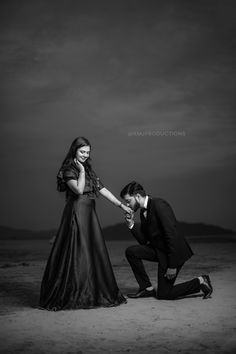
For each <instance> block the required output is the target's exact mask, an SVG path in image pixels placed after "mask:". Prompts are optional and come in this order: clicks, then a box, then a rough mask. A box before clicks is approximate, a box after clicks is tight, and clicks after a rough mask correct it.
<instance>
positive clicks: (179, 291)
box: [126, 245, 200, 300]
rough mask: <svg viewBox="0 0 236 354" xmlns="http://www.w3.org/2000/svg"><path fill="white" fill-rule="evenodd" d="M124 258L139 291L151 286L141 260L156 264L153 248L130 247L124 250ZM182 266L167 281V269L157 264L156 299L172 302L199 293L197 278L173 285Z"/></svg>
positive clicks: (156, 258)
mask: <svg viewBox="0 0 236 354" xmlns="http://www.w3.org/2000/svg"><path fill="white" fill-rule="evenodd" d="M126 257H127V260H128V262H129V264H130V266H131V268H132V270H133V273H134V276H135V278H136V280H137V282H138V284H139V287H140V290H143V289H145V288H147V287H149V286H152V284H151V282H150V279H149V277H148V275H147V273H146V270H145V268H144V265H143V261H142V260H147V261H151V262H158V256H157V252H156V250H155V248H152V247H151V246H149V245H148V246H147V245H134V246H130V247H128V248H127V249H126ZM182 266H183V265H181V266H179V267H178V268H177V274H176V277H175V278H173V279H167V278H166V277H165V274H166V270H167V269H166V268H163V267H162V266H161V264H160V263H159V264H158V287H157V298H158V299H165V300H174V299H177V298H179V297H183V296H186V295H190V294H195V293H198V292H199V291H200V282H199V279H198V278H194V279H192V280H190V281H187V282H184V283H181V284H177V285H174V283H175V280H176V278H177V275H178V273H179V271H180V270H181V268H182Z"/></svg>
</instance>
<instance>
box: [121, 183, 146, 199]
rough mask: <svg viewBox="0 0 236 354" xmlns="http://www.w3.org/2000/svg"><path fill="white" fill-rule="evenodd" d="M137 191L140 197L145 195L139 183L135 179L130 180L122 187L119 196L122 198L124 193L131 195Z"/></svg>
mask: <svg viewBox="0 0 236 354" xmlns="http://www.w3.org/2000/svg"><path fill="white" fill-rule="evenodd" d="M137 193H139V194H140V195H141V196H142V197H146V192H145V190H144V189H143V187H142V186H141V184H139V183H138V182H136V181H132V182H130V183H129V184H127V185H126V186H125V187H124V188H123V189H122V191H121V192H120V197H121V198H124V196H125V195H126V194H129V195H131V196H133V195H134V194H137Z"/></svg>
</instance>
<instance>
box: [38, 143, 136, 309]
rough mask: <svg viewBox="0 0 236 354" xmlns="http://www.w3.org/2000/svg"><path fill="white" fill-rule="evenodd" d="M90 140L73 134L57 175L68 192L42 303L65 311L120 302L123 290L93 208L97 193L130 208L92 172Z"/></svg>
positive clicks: (63, 188) (43, 289)
mask: <svg viewBox="0 0 236 354" xmlns="http://www.w3.org/2000/svg"><path fill="white" fill-rule="evenodd" d="M90 151H91V145H90V143H89V141H88V140H87V139H86V138H83V137H79V138H77V139H75V140H74V141H73V143H72V145H71V147H70V150H69V152H68V154H67V155H66V158H65V159H64V161H63V163H62V166H61V169H60V170H59V173H58V175H57V188H58V190H59V191H65V192H66V205H65V208H64V212H63V215H62V219H61V224H60V227H59V230H58V232H57V235H56V239H55V242H54V244H53V247H52V250H51V254H50V256H49V259H48V262H47V266H46V269H45V272H44V276H43V280H42V284H41V294H40V308H43V309H47V310H53V311H58V310H65V309H79V308H93V307H97V306H104V307H110V306H117V305H119V304H121V303H125V302H126V299H125V298H124V297H123V295H122V294H121V293H120V291H119V289H118V286H117V283H116V280H115V277H114V273H113V270H112V266H111V263H110V259H109V255H108V252H107V249H106V245H105V242H104V239H103V236H102V233H101V227H100V224H99V221H98V218H97V214H96V211H95V198H96V197H97V196H98V195H99V193H100V194H101V195H102V196H104V197H105V198H107V199H108V200H109V201H110V202H111V203H113V204H114V205H115V206H118V207H120V208H121V209H123V210H124V211H125V212H126V213H130V212H131V209H130V208H128V207H127V206H125V205H124V204H122V203H121V202H120V201H119V200H118V199H117V198H116V197H115V196H114V195H113V194H112V193H111V192H110V191H109V190H107V189H106V188H105V187H104V185H103V184H102V182H101V181H100V180H99V178H98V177H97V175H96V173H95V172H94V171H93V169H92V167H91V164H90V157H89V156H90Z"/></svg>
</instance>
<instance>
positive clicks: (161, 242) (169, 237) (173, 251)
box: [131, 197, 193, 268]
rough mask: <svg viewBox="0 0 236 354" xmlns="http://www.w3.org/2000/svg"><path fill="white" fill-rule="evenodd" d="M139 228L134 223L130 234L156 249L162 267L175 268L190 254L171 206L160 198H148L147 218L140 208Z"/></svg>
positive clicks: (141, 242) (191, 252)
mask: <svg viewBox="0 0 236 354" xmlns="http://www.w3.org/2000/svg"><path fill="white" fill-rule="evenodd" d="M140 219H141V228H140V230H139V229H138V227H137V226H136V225H134V226H133V228H132V229H131V232H132V234H133V235H134V237H135V238H136V239H137V241H138V242H139V243H140V244H143V245H146V244H150V245H151V246H152V247H153V248H155V249H156V251H157V256H158V260H159V262H160V264H161V266H162V267H163V268H167V267H168V268H177V267H178V266H180V265H182V264H183V263H184V262H186V261H187V260H188V259H189V258H190V257H191V256H192V255H193V251H192V250H191V248H190V246H189V244H188V243H187V241H186V240H185V238H184V237H183V236H182V235H181V234H179V233H178V231H177V220H176V218H175V214H174V212H173V210H172V208H171V206H170V205H169V204H168V203H167V202H166V201H165V200H164V199H161V198H151V197H149V198H148V205H147V218H145V217H144V215H143V211H142V210H140Z"/></svg>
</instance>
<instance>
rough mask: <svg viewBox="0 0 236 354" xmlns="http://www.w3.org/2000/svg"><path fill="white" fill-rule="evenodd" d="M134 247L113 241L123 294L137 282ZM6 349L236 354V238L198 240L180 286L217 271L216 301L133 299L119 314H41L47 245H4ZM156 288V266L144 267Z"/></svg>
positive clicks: (0, 316)
mask: <svg viewBox="0 0 236 354" xmlns="http://www.w3.org/2000/svg"><path fill="white" fill-rule="evenodd" d="M134 243H135V241H122V242H118V241H113V242H107V246H108V249H109V252H110V257H111V261H112V264H113V267H114V271H115V275H116V277H117V281H118V284H119V287H120V289H121V291H122V292H123V293H124V294H127V293H128V292H130V291H133V290H136V288H137V284H136V281H135V279H134V277H133V274H132V272H131V269H130V267H129V265H128V263H127V261H126V259H125V257H124V250H125V248H126V247H127V246H128V245H130V244H134ZM0 244H1V251H0V254H1V263H0V282H1V296H0V304H1V307H0V328H1V349H0V352H1V353H4V354H10V353H11V354H12V353H14V354H15V353H17V354H18V353H22V354H23V353H24V354H27V353H36V354H44V353H52V354H53V353H63V354H82V353H83V354H87V353H136V354H139V353H140V354H141V353H160V354H162V353H163V354H164V353H220V354H222V353H234V352H235V351H236V336H235V333H236V301H235V292H236V282H235V281H236V239H235V237H234V236H223V235H222V236H217V237H213V236H211V237H207V238H206V237H205V238H204V237H201V238H198V237H192V238H191V239H190V244H191V246H192V248H193V250H194V252H195V255H194V257H192V259H191V260H190V261H189V262H188V263H187V264H186V265H185V267H184V268H183V270H182V272H181V274H180V275H179V277H178V281H177V282H181V281H185V280H189V279H191V278H193V277H195V276H198V275H201V274H205V273H210V275H211V279H212V283H213V286H214V293H213V296H212V298H211V299H208V300H202V297H201V296H199V295H200V294H199V295H196V296H192V297H189V298H185V299H181V300H176V301H163V300H162V301H160V300H156V299H154V298H148V299H135V300H133V299H128V302H127V304H123V305H121V306H119V307H115V308H97V309H91V310H75V311H73V310H70V311H60V312H48V311H44V310H39V309H38V308H37V306H38V297H39V290H40V282H41V278H42V274H43V271H44V267H45V265H46V259H47V256H48V254H49V251H50V248H51V245H50V243H49V242H48V241H47V240H34V241H31V240H27V241H14V240H12V241H8V240H6V241H1V242H0ZM145 265H146V267H147V270H148V272H149V274H150V277H151V279H152V281H153V284H154V285H155V287H156V267H157V265H156V264H155V263H150V262H145Z"/></svg>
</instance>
